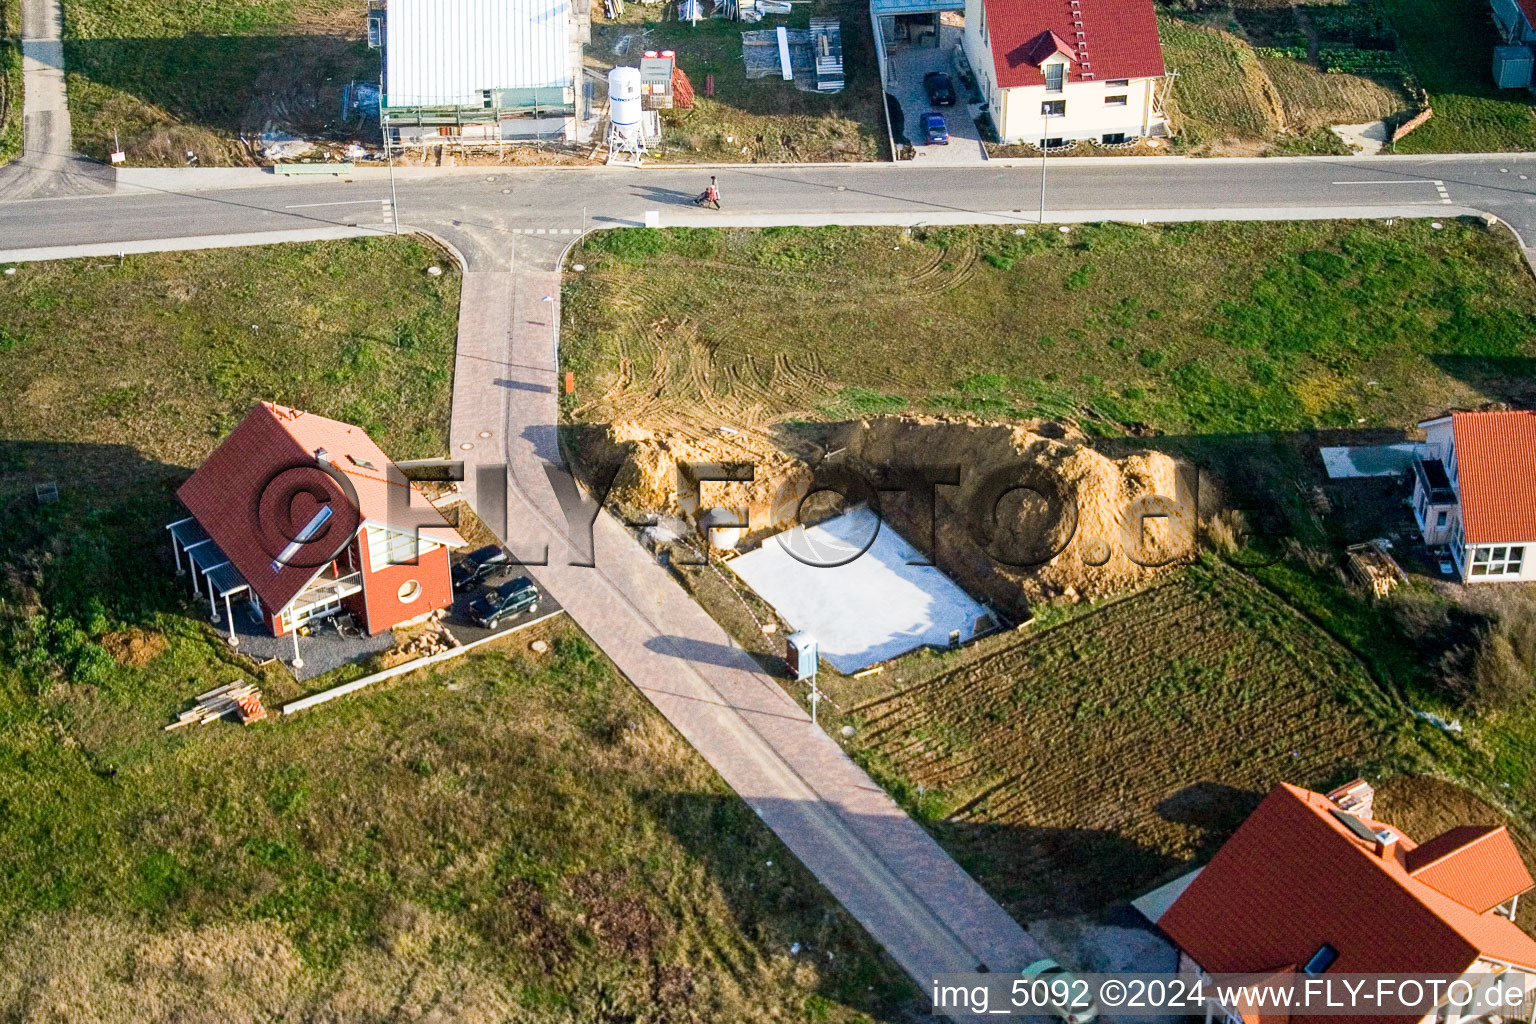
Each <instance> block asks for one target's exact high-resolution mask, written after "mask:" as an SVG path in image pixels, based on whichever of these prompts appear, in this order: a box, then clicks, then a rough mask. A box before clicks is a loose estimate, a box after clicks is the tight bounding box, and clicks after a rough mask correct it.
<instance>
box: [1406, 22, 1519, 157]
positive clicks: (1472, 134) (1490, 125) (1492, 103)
mask: <svg viewBox="0 0 1536 1024" xmlns="http://www.w3.org/2000/svg"><path fill="white" fill-rule="evenodd" d="M1381 2H1382V4H1383V5H1384V6H1385V7H1386V9H1387V13H1388V14H1389V15H1390V17H1391V19H1392V24H1393V27H1394V28H1396V29H1397V33H1398V37H1399V39H1400V40H1401V43H1402V48H1403V50H1404V51H1405V52H1406V53H1407V55H1408V58H1409V60H1411V61H1412V62H1413V68H1414V72H1415V73H1416V74H1417V76H1418V79H1419V81H1420V82H1421V83H1422V84H1423V86H1424V88H1425V89H1426V90H1428V92H1429V105H1430V106H1431V107H1433V108H1434V111H1435V115H1434V117H1433V118H1431V119H1430V121H1429V123H1427V124H1425V125H1423V126H1422V127H1420V128H1418V129H1416V130H1415V131H1413V132H1412V133H1411V134H1410V135H1408V136H1407V137H1406V138H1404V139H1403V140H1402V141H1401V142H1399V143H1398V144H1397V152H1399V153H1460V152H1472V153H1479V152H1495V151H1503V150H1529V149H1536V106H1533V103H1532V99H1531V94H1530V93H1529V92H1527V91H1526V90H1524V89H1498V88H1495V87H1494V84H1493V74H1492V65H1493V48H1494V46H1496V45H1497V44H1498V42H1499V39H1498V34H1497V32H1496V30H1495V29H1494V26H1493V17H1492V15H1491V13H1490V12H1489V10H1488V5H1487V4H1486V3H1480V2H1478V0H1381Z"/></svg>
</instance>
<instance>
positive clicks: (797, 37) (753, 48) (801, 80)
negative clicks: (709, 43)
mask: <svg viewBox="0 0 1536 1024" xmlns="http://www.w3.org/2000/svg"><path fill="white" fill-rule="evenodd" d="M764 3H765V0H757V5H758V7H760V8H761V7H762V6H763V5H764ZM760 17H761V15H758V16H757V17H749V16H748V15H747V13H746V5H745V3H744V4H743V13H742V15H741V20H742V21H755V20H758V18H760ZM781 35H782V36H783V39H784V46H785V48H787V49H788V51H789V75H788V77H789V78H793V79H794V83H795V88H796V89H799V90H801V91H803V92H837V91H839V90H841V89H842V88H843V43H842V30H841V29H840V28H839V27H838V22H837V21H836V20H835V19H832V18H815V19H812V22H811V27H810V28H809V29H803V28H779V29H754V30H752V31H749V32H743V33H742V34H741V55H742V63H743V65H744V68H745V71H746V75H747V77H748V78H767V77H769V76H780V77H783V76H784V65H783V53H782V51H781V49H780V45H779V39H780V36H781Z"/></svg>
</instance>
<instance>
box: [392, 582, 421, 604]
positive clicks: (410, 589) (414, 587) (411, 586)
mask: <svg viewBox="0 0 1536 1024" xmlns="http://www.w3.org/2000/svg"><path fill="white" fill-rule="evenodd" d="M396 596H397V597H399V598H400V601H401V603H402V604H410V603H411V602H412V601H414V600H416V599H417V598H418V597H420V596H421V584H420V583H418V582H417V581H416V580H406V581H405V582H404V583H402V584H400V589H399V591H398V592H397V593H396Z"/></svg>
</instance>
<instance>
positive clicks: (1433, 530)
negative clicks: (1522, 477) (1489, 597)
mask: <svg viewBox="0 0 1536 1024" xmlns="http://www.w3.org/2000/svg"><path fill="white" fill-rule="evenodd" d="M1421 426H1423V428H1424V433H1425V436H1426V440H1427V442H1428V444H1429V446H1430V447H1431V448H1433V449H1435V450H1437V451H1439V452H1441V453H1442V457H1441V461H1442V462H1443V464H1444V466H1445V472H1446V475H1447V476H1448V477H1449V478H1450V485H1451V491H1452V496H1453V499H1454V500H1453V501H1452V502H1451V503H1449V504H1447V503H1445V502H1432V501H1430V500H1428V498H1429V496H1428V495H1426V494H1425V493H1424V491H1425V486H1424V480H1423V475H1422V474H1417V475H1416V477H1415V483H1414V490H1413V498H1412V503H1413V513H1414V519H1415V520H1416V521H1417V522H1418V525H1419V532H1420V533H1421V534H1422V535H1423V537H1424V542H1425V543H1426V544H1429V545H1431V546H1434V547H1439V546H1441V545H1446V546H1449V548H1450V552H1451V561H1452V562H1453V563H1454V564H1455V566H1456V574H1457V575H1458V576H1460V577H1461V580H1462V582H1463V583H1521V582H1529V581H1531V580H1536V538H1531V539H1519V538H1510V539H1508V540H1504V541H1500V542H1499V543H1496V544H1469V543H1467V540H1466V534H1465V532H1464V530H1463V528H1462V521H1461V481H1460V478H1459V476H1458V474H1457V472H1456V468H1457V467H1456V435H1455V432H1454V431H1453V430H1452V427H1451V418H1450V417H1449V416H1445V417H1442V418H1440V419H1438V420H1430V421H1428V422H1426V423H1423V424H1421Z"/></svg>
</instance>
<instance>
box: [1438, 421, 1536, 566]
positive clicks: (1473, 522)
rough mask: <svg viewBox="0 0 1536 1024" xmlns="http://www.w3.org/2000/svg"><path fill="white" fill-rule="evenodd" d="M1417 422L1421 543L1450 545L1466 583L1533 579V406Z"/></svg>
mask: <svg viewBox="0 0 1536 1024" xmlns="http://www.w3.org/2000/svg"><path fill="white" fill-rule="evenodd" d="M1419 426H1420V427H1422V428H1424V433H1425V441H1426V443H1425V445H1424V448H1423V454H1422V455H1421V456H1420V457H1419V458H1418V459H1417V460H1416V461H1415V462H1414V485H1413V498H1412V502H1413V514H1414V518H1415V519H1416V520H1417V521H1418V524H1419V531H1420V533H1421V534H1422V535H1423V537H1424V542H1425V543H1426V544H1429V545H1430V546H1432V547H1442V546H1444V547H1448V548H1449V549H1450V554H1451V561H1452V563H1453V564H1454V565H1455V567H1456V574H1457V575H1458V576H1460V577H1461V580H1462V582H1464V583H1501V582H1512V581H1521V580H1525V581H1529V580H1536V411H1532V410H1520V411H1517V412H1458V413H1452V414H1451V415H1449V416H1442V417H1440V418H1439V419H1433V420H1426V421H1424V422H1423V423H1420V424H1419ZM1527 554H1529V555H1531V556H1532V557H1530V558H1527V557H1526V556H1527Z"/></svg>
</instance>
